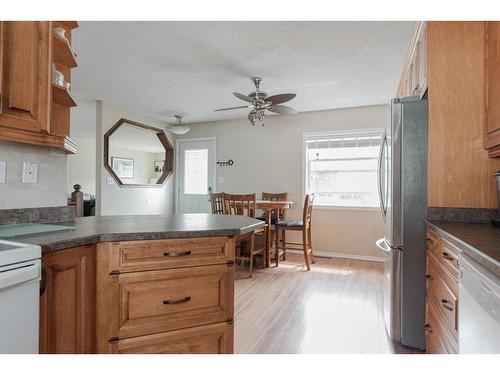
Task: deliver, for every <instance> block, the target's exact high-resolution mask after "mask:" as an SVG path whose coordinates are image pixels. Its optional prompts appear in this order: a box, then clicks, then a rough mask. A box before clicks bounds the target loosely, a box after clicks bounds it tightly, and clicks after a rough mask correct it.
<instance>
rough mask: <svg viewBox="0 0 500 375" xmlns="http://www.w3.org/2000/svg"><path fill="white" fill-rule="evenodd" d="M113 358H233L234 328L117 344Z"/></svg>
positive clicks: (222, 326) (175, 333) (225, 325)
mask: <svg viewBox="0 0 500 375" xmlns="http://www.w3.org/2000/svg"><path fill="white" fill-rule="evenodd" d="M109 353H113V354H229V353H233V324H232V323H219V324H212V325H208V326H202V327H194V328H187V329H182V330H178V331H173V332H163V333H159V334H154V335H148V336H141V337H134V338H130V339H124V340H117V341H114V342H111V343H109Z"/></svg>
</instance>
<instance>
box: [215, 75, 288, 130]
mask: <svg viewBox="0 0 500 375" xmlns="http://www.w3.org/2000/svg"><path fill="white" fill-rule="evenodd" d="M252 81H253V83H254V85H255V91H253V92H251V93H250V94H248V95H243V94H240V93H238V92H233V95H234V96H236V97H237V98H238V99H241V100H244V101H245V102H248V103H250V104H247V105H242V106H238V107H229V108H221V109H216V110H215V112H219V111H230V110H233V109H243V108H251V110H250V113H249V114H248V120H249V121H250V123H251V124H252V125H255V123H256V122H257V120H258V121H260V122H261V124H262V126H264V122H263V121H264V120H265V118H266V112H265V111H266V110H268V111H271V112H274V113H279V114H284V115H295V114H297V111H296V110H295V109H293V108H291V107H288V106H286V105H282V103H286V102H288V101H289V100H292V99H293V98H295V96H296V94H277V95H273V96H267V94H266V93H265V92H262V91H260V89H259V87H260V83H261V82H262V78H260V77H254V78H252Z"/></svg>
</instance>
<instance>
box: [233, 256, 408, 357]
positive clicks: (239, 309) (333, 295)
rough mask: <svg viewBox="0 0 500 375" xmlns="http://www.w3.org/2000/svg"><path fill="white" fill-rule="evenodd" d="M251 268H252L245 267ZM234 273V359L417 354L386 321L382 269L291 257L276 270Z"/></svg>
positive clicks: (377, 265)
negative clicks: (393, 336)
mask: <svg viewBox="0 0 500 375" xmlns="http://www.w3.org/2000/svg"><path fill="white" fill-rule="evenodd" d="M247 267H248V265H247ZM247 267H246V268H240V267H239V266H237V267H236V270H237V271H236V287H235V353H240V354H244V353H260V354H264V353H310V354H316V353H328V354H336V353H414V352H418V351H415V350H412V349H410V348H405V347H402V346H401V345H398V346H397V347H395V346H394V345H393V344H392V342H391V341H390V340H389V338H388V337H387V334H386V332H385V327H384V321H383V315H382V308H383V305H382V298H383V297H382V282H383V280H382V278H383V265H382V263H377V262H368V261H360V260H350V259H340V258H334V259H329V258H319V257H316V264H314V265H313V267H312V269H311V271H309V272H307V271H306V268H305V265H304V259H303V257H302V256H300V255H297V254H289V255H288V256H287V261H285V262H280V265H279V267H278V268H275V267H271V268H268V269H265V270H264V269H261V268H256V269H255V271H254V275H253V277H252V278H251V279H250V278H248V270H247Z"/></svg>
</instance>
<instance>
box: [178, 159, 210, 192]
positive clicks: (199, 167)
mask: <svg viewBox="0 0 500 375" xmlns="http://www.w3.org/2000/svg"><path fill="white" fill-rule="evenodd" d="M207 176H208V150H185V151H184V194H207V190H208V178H207Z"/></svg>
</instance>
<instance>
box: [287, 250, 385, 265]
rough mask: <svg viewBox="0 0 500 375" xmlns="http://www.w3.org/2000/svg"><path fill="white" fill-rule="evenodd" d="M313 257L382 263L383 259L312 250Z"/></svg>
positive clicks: (290, 251)
mask: <svg viewBox="0 0 500 375" xmlns="http://www.w3.org/2000/svg"><path fill="white" fill-rule="evenodd" d="M287 252H289V253H293V254H304V252H303V251H302V250H295V249H294V250H287ZM313 255H314V256H316V255H317V256H318V257H322V258H344V259H354V260H366V261H369V262H384V261H385V258H384V257H376V256H372V255H357V254H347V253H334V252H331V251H317V250H314V249H313Z"/></svg>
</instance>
